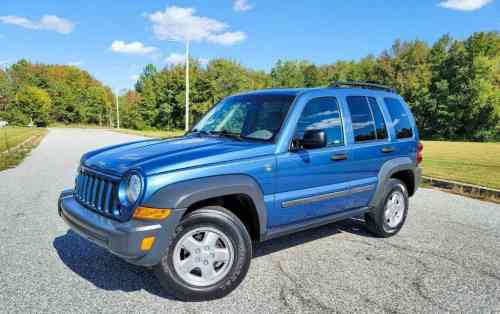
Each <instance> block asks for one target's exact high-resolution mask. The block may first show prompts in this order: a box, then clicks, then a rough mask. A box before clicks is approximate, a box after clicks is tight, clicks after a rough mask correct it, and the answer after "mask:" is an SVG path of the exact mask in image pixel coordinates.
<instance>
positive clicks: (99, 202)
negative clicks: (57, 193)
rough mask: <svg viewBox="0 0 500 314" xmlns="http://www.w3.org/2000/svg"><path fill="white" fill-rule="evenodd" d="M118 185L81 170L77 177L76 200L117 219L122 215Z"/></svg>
mask: <svg viewBox="0 0 500 314" xmlns="http://www.w3.org/2000/svg"><path fill="white" fill-rule="evenodd" d="M116 189H117V183H116V182H115V181H112V180H109V178H105V177H102V176H99V175H97V174H95V173H92V172H90V171H88V170H86V169H81V170H80V172H79V174H78V176H77V177H76V184H75V192H74V193H75V198H76V199H77V200H78V201H79V202H80V203H81V204H83V205H84V206H86V207H89V208H90V209H92V210H94V211H96V212H99V213H102V214H105V215H109V216H112V217H117V216H119V215H120V212H119V208H118V206H117V205H118V204H117V202H116V199H117V191H116Z"/></svg>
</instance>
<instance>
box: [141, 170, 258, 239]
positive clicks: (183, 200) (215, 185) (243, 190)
mask: <svg viewBox="0 0 500 314" xmlns="http://www.w3.org/2000/svg"><path fill="white" fill-rule="evenodd" d="M234 194H245V195H248V196H249V197H250V199H251V200H252V201H253V203H254V205H255V208H256V210H257V217H258V221H259V228H260V230H259V231H260V234H261V235H263V234H265V233H266V228H267V208H266V205H265V203H264V195H263V192H262V189H261V188H260V186H259V184H258V183H257V182H256V181H255V180H254V179H253V178H251V177H250V176H247V175H222V176H213V177H205V178H199V179H192V180H187V181H181V182H178V183H174V184H170V185H167V186H165V187H163V188H161V189H159V190H158V191H157V192H155V193H154V194H153V195H152V196H151V197H150V198H149V199H148V200H146V201H145V202H144V203H143V206H147V207H153V208H172V209H181V208H188V207H189V206H191V205H192V204H194V203H196V202H199V201H203V200H206V199H210V198H214V197H220V196H227V195H234Z"/></svg>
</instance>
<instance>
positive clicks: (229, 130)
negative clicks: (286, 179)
mask: <svg viewBox="0 0 500 314" xmlns="http://www.w3.org/2000/svg"><path fill="white" fill-rule="evenodd" d="M294 99H295V96H293V95H243V96H234V97H229V98H227V99H225V100H223V101H222V102H221V103H219V104H218V105H217V106H215V107H214V108H213V109H212V110H210V111H209V112H208V114H207V115H206V116H205V117H203V119H201V121H200V122H199V123H198V124H197V125H196V126H195V127H194V129H193V131H192V132H195V133H200V134H202V133H206V134H220V135H227V136H234V137H238V138H240V139H253V140H261V141H272V140H273V139H274V137H275V136H276V134H277V133H278V131H279V130H280V128H281V124H282V123H283V120H284V119H285V116H286V114H287V112H288V109H289V108H290V105H291V104H292V102H293V100H294Z"/></svg>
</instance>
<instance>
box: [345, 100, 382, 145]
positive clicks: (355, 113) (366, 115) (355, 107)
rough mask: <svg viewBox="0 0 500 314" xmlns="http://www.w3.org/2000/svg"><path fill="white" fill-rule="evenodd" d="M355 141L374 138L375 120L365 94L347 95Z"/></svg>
mask: <svg viewBox="0 0 500 314" xmlns="http://www.w3.org/2000/svg"><path fill="white" fill-rule="evenodd" d="M347 105H348V106H349V111H350V112H351V120H352V128H353V131H354V140H355V141H356V143H359V142H366V141H373V140H376V139H377V137H376V132H375V121H374V120H373V116H372V113H371V110H370V107H369V105H368V101H367V99H366V97H365V96H349V97H347Z"/></svg>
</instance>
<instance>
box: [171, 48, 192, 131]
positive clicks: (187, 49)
mask: <svg viewBox="0 0 500 314" xmlns="http://www.w3.org/2000/svg"><path fill="white" fill-rule="evenodd" d="M167 41H168V42H173V43H185V45H186V61H185V64H186V114H185V122H184V125H185V127H184V129H185V131H186V132H187V131H189V39H186V40H185V41H183V40H178V39H169V40H167Z"/></svg>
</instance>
